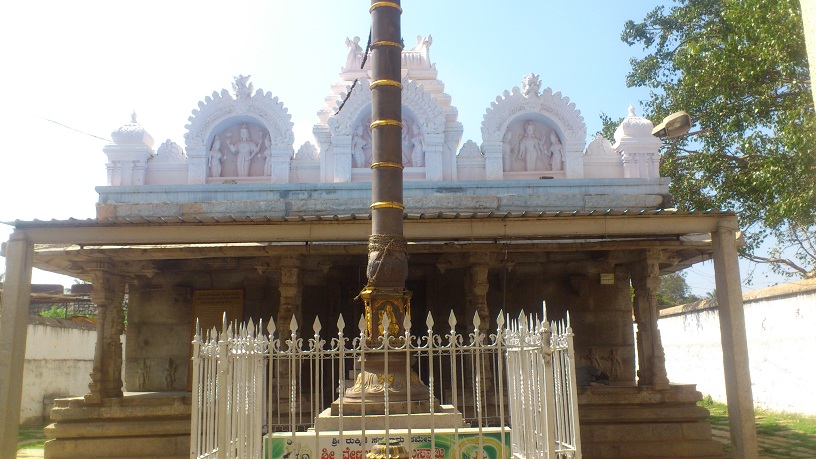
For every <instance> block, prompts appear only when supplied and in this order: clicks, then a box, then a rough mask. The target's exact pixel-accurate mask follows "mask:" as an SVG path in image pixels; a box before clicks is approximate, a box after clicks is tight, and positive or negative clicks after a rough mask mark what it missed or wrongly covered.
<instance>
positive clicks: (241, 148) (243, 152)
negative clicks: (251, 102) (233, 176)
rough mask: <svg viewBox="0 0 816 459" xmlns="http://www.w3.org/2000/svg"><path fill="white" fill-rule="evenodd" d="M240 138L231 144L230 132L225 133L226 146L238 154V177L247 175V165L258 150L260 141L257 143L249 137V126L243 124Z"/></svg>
mask: <svg viewBox="0 0 816 459" xmlns="http://www.w3.org/2000/svg"><path fill="white" fill-rule="evenodd" d="M240 132H241V134H240V137H241V138H240V140H239V141H238V143H237V144H235V145H233V144H232V143H231V142H230V141H229V138H230V135H231V133H228V134H227V147H228V148H229V150H230V151H231V152H232V153H233V154H237V155H238V177H248V176H249V166H250V164H251V163H252V158H254V157H255V155H256V154H258V152H259V151H260V147H261V142H258V143H257V144H256V143H255V142H253V141H252V140H251V139H250V137H249V127H248V126H247V125H246V124H244V125H242V126H241V131H240Z"/></svg>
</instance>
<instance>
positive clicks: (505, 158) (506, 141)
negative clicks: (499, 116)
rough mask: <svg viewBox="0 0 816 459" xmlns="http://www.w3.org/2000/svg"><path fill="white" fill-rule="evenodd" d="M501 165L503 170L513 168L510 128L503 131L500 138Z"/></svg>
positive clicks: (507, 170)
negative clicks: (502, 135)
mask: <svg viewBox="0 0 816 459" xmlns="http://www.w3.org/2000/svg"><path fill="white" fill-rule="evenodd" d="M502 166H503V170H504V171H505V172H509V171H511V170H513V132H512V131H511V130H510V129H507V130H506V131H504V137H503V138H502Z"/></svg>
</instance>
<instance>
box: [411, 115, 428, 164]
mask: <svg viewBox="0 0 816 459" xmlns="http://www.w3.org/2000/svg"><path fill="white" fill-rule="evenodd" d="M411 148H412V150H411V163H412V164H413V166H414V167H422V166H424V165H425V148H424V141H423V139H422V131H421V130H420V129H419V124H414V126H413V128H411Z"/></svg>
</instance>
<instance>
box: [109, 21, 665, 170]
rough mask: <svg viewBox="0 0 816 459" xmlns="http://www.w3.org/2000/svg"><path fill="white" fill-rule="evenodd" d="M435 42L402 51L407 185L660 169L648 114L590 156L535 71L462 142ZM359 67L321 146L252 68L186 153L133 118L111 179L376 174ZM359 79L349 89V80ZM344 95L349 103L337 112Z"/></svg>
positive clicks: (208, 115)
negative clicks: (156, 140)
mask: <svg viewBox="0 0 816 459" xmlns="http://www.w3.org/2000/svg"><path fill="white" fill-rule="evenodd" d="M432 43H433V39H432V37H431V36H430V35H428V36H421V35H420V36H418V37H417V44H416V45H415V46H413V47H408V48H406V49H404V50H403V63H402V64H403V69H402V70H403V75H404V76H403V78H402V81H401V83H402V86H403V91H402V104H403V114H404V116H403V119H402V120H401V121H402V123H403V132H402V133H403V137H402V164H403V166H404V167H405V170H404V174H405V175H404V177H405V178H404V179H405V180H407V181H412V180H426V181H434V180H445V181H455V180H529V179H539V178H584V177H586V178H624V177H627V178H654V177H658V176H659V174H658V166H659V155H658V150H659V148H660V142H659V140H657V139H654V138H653V137H652V136H651V135H650V134H648V135H647V134H643V132H645V131H646V130H648V129H646V128H648V127H649V126H651V123H650V122H649V121H648V120H645V119H643V118H639V117H636V116H634V114H630V116H628V117H627V118H626V119H625V120H624V122H623V123H622V125H621V127H620V128H619V132H620V133H621V135H620V136H619V138H617V137H616V145H615V146H614V148H613V147H612V146H611V144H609V142H607V141H606V140H602V141H601V140H597V139H596V140H595V141H593V143H592V144H591V145H590V147H589V148H587V149H586V154H584V153H583V150H584V146H585V142H586V140H585V139H586V125H585V123H584V121H583V118H582V117H581V114H580V112H579V111H578V110H577V109H576V108H575V104H574V103H571V102H570V100H569V99H568V98H566V97H563V96H562V95H561V94H560V93H558V92H555V93H553V91H552V89H550V88H544V89H543V90H542V81H541V78H540V77H539V75H537V74H535V73H529V74H527V75H524V76H523V77H522V81H521V83H520V85H519V87H514V88H513V89H512V90H510V91H504V92H503V94H502V95H500V96H499V97H497V98H496V100H495V102H493V103H492V104H491V105H490V107H489V108H488V109H487V110H486V112H485V114H484V120H483V122H482V126H481V132H482V139H481V140H482V142H481V143H480V144H478V145H469V146H468V147H467V148H463V147H462V144H461V143H460V141H461V140H462V139H461V135H462V132H463V131H462V125H461V123H459V122H458V121H457V111H456V108H455V107H454V106H453V105H451V98H450V96H449V95H448V94H446V93H445V92H444V84H443V83H442V82H441V81H439V80H438V79H436V69H435V67H434V66H433V65H432V64H430V61H429V56H428V50H429V48H430V46H431V45H432ZM346 44H347V46H348V54H347V55H346V62H345V64H346V67H348V66H356V65H359V64H362V59H363V57H364V52H363V50H362V47H361V46H360V40H359V37H354V38H352V39H348V38H347V39H346ZM369 67H370V66H369ZM366 68H368V67H366ZM357 72H358V73H357V74H354V75H351V74H345V73H342V72H341V74H340V77H341V80H340V84H336V85H334V86H332V92H333V94H331V95H330V96H329V97H327V98H326V106H325V108H324V109H322V110H320V111H319V112H318V117H319V124H317V125H315V126H314V129H313V133H314V136H315V141H316V142H315V145H312V144H310V143H308V144H304V147H301V150H298V154H297V155H296V154H295V153H294V148H293V143H294V132H293V128H294V125H293V123H292V122H291V116H290V115H289V114H288V111H287V110H286V108H285V107H284V106H283V104H282V103H281V102H280V101H279V100H278V98H277V97H273V96H272V95H271V94H270V93H268V92H267V93H264V92H263V91H261V90H257V91H254V89H255V88H254V85H253V84H252V82H251V81H250V75H238V76H235V77H234V79H233V81H232V82H231V91H229V90H227V89H223V90H221V91H220V92H214V93H212V95H211V96H208V97H205V98H204V100H202V101H201V102H199V104H198V109H196V110H193V113H192V116H191V117H190V118H189V121H190V122H189V124H187V126H186V128H187V133H186V134H185V144H186V145H185V147H184V148H182V147H181V146H180V145H177V144H175V143H172V142H171V141H170V140H168V141H167V142H164V143H163V144H162V145H161V146H160V148H159V151H158V152H157V154H156V153H154V152H153V151H152V142H153V141H152V138H150V136H149V134H147V133H146V132H145V131H144V129H143V128H142V127H141V126H140V125H139V124H138V123H136V122H135V118H134V119H133V120H132V122H131V123H128V124H127V125H124V126H122V128H120V129H119V130H118V131H116V132H115V133H113V134H112V136H113V138H114V141H115V144H114V145H108V146H106V147H105V152H106V153H107V154H108V158H109V162H108V183H109V184H110V185H114V186H120V185H141V184H147V185H152V184H204V183H214V184H220V183H226V182H234V183H239V184H240V183H287V182H298V183H315V182H324V183H326V182H328V183H331V182H351V181H369V180H371V171H370V165H371V156H372V155H371V130H370V128H369V124H370V122H371V89H370V82H369V81H367V79H366V75H367V73H368V70H366V69H359V68H358V71H357ZM350 76H351V77H352V79H351V80H349V79H348V77H350ZM358 78H359V80H358V83H357V84H356V85H355V86H354V87H353V88H352V85H351V82H352V81H353V80H354V79H358ZM253 91H254V92H253ZM346 91H349V94H348V98H347V100H346V101H345V105H344V106H343V109H342V110H339V111H338V108H339V105H340V102H341V101H342V100H344V99H345V96H346ZM242 126H243V127H245V129H242ZM641 131H643V132H641ZM641 134H643V135H641ZM466 145H467V144H466ZM459 148H462V149H461V150H460V152H461V154H459V155H457V154H456V153H457V149H459Z"/></svg>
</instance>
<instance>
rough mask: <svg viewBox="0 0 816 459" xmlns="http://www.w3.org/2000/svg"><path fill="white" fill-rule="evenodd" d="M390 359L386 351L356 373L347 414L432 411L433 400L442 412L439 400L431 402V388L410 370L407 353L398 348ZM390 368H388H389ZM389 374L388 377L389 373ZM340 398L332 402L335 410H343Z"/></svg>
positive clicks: (373, 356)
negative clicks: (362, 370) (407, 368)
mask: <svg viewBox="0 0 816 459" xmlns="http://www.w3.org/2000/svg"><path fill="white" fill-rule="evenodd" d="M393 354H394V355H389V356H388V358H387V359H386V357H385V355H383V354H371V355H369V356H367V357H366V361H365V371H364V372H360V373H358V374H357V376H356V380H355V382H354V386H352V387H350V388H348V389H346V392H345V394H344V396H343V399H342V405H343V414H363V405H365V413H366V415H369V414H385V413H386V404H387V406H388V410H387V411H388V413H389V414H405V413H408V412H409V410H410V412H411V413H429V412H430V411H431V403H433V404H434V407H435V410H436V411H441V406H440V405H439V401H437V400H436V399H434V400H433V401H431V396H430V390H428V386H426V385H425V383H423V382H422V381H421V380H420V379H419V376H417V374H416V373H415V372H414V371H413V370H410V369H409V370H408V371H406V359H407V356H406V355H405V354H401V353H400V352H399V351H394V352H393ZM386 367H387V368H386ZM386 374H387V375H388V376H387V377H386V376H385V375H386ZM340 404H341V401H340V399H338V400H335V401H334V402H333V403H332V408H331V409H332V413H333V414H335V415H337V414H339V413H340Z"/></svg>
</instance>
